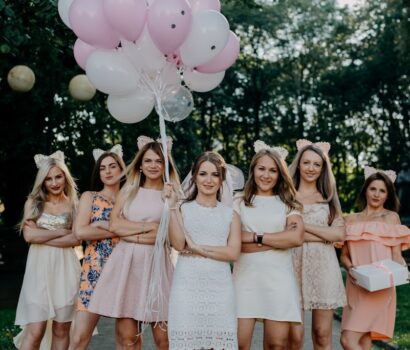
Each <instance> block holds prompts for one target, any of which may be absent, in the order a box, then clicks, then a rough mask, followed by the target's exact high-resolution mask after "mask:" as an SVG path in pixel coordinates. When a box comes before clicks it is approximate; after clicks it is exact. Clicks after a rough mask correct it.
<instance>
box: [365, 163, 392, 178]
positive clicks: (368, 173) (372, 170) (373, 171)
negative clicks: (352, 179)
mask: <svg viewBox="0 0 410 350" xmlns="http://www.w3.org/2000/svg"><path fill="white" fill-rule="evenodd" d="M376 173H383V174H384V175H386V176H387V177H388V178H389V179H390V180H391V182H394V181H396V178H397V174H396V172H395V171H394V170H381V169H376V168H373V167H371V166H367V165H366V166H365V167H364V179H365V180H366V179H367V178H368V177H369V176H371V175H373V174H376Z"/></svg>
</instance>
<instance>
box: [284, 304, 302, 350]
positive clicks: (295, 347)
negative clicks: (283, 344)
mask: <svg viewBox="0 0 410 350" xmlns="http://www.w3.org/2000/svg"><path fill="white" fill-rule="evenodd" d="M300 313H301V315H302V320H303V317H304V311H303V310H300ZM304 333H305V327H304V326H303V324H291V325H290V332H289V340H288V349H289V350H300V349H302V348H303V338H304Z"/></svg>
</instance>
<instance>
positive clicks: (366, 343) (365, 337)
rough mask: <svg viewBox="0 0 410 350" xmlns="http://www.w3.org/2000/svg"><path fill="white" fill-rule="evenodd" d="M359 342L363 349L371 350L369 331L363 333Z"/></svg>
mask: <svg viewBox="0 0 410 350" xmlns="http://www.w3.org/2000/svg"><path fill="white" fill-rule="evenodd" d="M359 344H360V346H361V348H362V349H363V350H371V348H372V338H371V337H370V333H365V334H364V335H363V337H361V338H360V342H359Z"/></svg>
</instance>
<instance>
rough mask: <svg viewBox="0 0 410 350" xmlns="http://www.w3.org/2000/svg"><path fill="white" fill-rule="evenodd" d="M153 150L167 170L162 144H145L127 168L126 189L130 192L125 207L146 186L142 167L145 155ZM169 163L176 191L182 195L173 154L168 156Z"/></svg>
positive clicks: (170, 175) (170, 174)
mask: <svg viewBox="0 0 410 350" xmlns="http://www.w3.org/2000/svg"><path fill="white" fill-rule="evenodd" d="M148 150H151V151H153V152H155V153H156V154H157V155H158V156H159V157H160V159H161V161H162V163H163V164H164V169H165V158H164V155H163V154H162V148H161V144H160V143H158V142H157V141H153V142H149V143H147V144H145V145H144V146H143V147H142V148H141V149H140V150H139V151H138V152H137V154H136V155H135V157H134V159H133V160H132V162H131V164H130V165H129V166H128V167H127V181H126V183H125V185H124V189H125V190H126V191H127V192H128V194H127V196H126V200H125V206H126V205H128V204H129V203H130V202H131V201H132V200H133V199H134V198H135V196H136V195H137V193H138V190H139V188H140V187H141V186H144V183H145V181H146V177H145V175H144V173H143V172H141V171H140V168H141V165H142V159H143V157H144V154H145V153H146V152H147V151H148ZM168 162H169V178H170V180H171V181H172V183H173V185H174V189H175V190H176V191H177V192H178V193H181V184H180V180H179V176H178V171H177V169H176V167H175V164H174V160H173V159H172V156H171V153H169V154H168Z"/></svg>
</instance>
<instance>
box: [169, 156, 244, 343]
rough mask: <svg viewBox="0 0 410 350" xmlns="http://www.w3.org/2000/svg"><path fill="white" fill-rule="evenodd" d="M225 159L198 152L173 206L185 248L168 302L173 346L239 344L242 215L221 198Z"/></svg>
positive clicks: (175, 231)
mask: <svg viewBox="0 0 410 350" xmlns="http://www.w3.org/2000/svg"><path fill="white" fill-rule="evenodd" d="M225 176H226V166H225V162H224V160H223V158H222V157H221V156H220V155H219V154H217V153H214V152H206V153H204V154H202V155H201V156H199V157H198V158H197V160H196V161H195V163H194V165H193V167H192V179H191V182H190V191H189V193H190V195H189V196H188V198H187V199H186V201H185V202H184V203H183V204H182V205H181V207H180V208H179V207H178V206H177V204H176V202H175V197H174V198H173V200H172V202H173V203H172V205H171V219H170V231H169V234H170V241H171V244H172V246H173V247H174V248H175V249H177V250H179V251H180V252H181V253H180V255H179V257H178V262H177V265H176V269H175V272H174V277H173V281H172V288H171V295H170V301H169V318H168V335H169V346H170V349H178V350H183V349H215V350H218V349H219V350H221V349H237V347H238V345H237V323H236V308H235V293H234V287H233V282H232V276H231V268H230V265H229V262H230V261H234V260H236V259H237V258H238V256H239V253H240V249H241V236H240V234H241V232H240V220H239V216H238V215H237V214H235V213H234V212H233V210H232V209H231V208H229V207H227V206H225V205H223V204H222V203H220V201H219V200H220V198H221V193H220V192H221V186H222V183H223V181H224V180H225Z"/></svg>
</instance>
